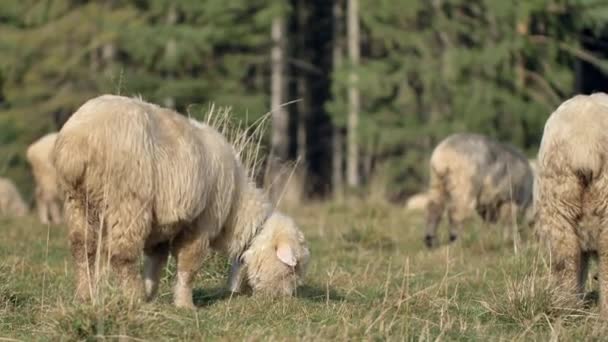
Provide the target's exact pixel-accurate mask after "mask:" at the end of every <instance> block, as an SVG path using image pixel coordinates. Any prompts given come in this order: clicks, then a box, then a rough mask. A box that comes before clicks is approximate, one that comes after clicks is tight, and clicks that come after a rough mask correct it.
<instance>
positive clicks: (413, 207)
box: [405, 192, 429, 211]
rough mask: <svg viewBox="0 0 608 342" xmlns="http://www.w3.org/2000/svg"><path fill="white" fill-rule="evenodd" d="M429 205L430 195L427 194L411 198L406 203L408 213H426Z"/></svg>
mask: <svg viewBox="0 0 608 342" xmlns="http://www.w3.org/2000/svg"><path fill="white" fill-rule="evenodd" d="M428 203H429V195H428V194H427V193H426V192H420V193H417V194H415V195H412V196H410V197H409V198H408V199H407V202H406V203H405V210H406V211H424V210H426V207H427V205H428Z"/></svg>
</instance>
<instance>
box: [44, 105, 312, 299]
mask: <svg viewBox="0 0 608 342" xmlns="http://www.w3.org/2000/svg"><path fill="white" fill-rule="evenodd" d="M54 165H55V167H56V168H57V173H58V176H59V182H60V184H61V186H62V188H63V189H64V193H65V196H66V200H65V217H66V221H67V223H68V225H69V228H70V234H69V237H70V246H71V251H72V255H73V257H74V260H75V263H76V279H77V295H78V296H79V297H80V298H83V299H86V298H87V297H88V295H89V293H90V291H89V288H93V287H94V286H95V281H94V279H92V278H93V275H92V274H89V273H88V272H87V270H92V269H93V267H91V266H92V265H93V262H94V260H95V249H96V245H97V241H96V239H97V236H98V234H100V233H101V230H102V229H103V234H104V235H107V236H108V237H109V239H108V241H107V242H106V249H107V250H109V252H107V253H108V254H109V260H110V264H111V266H112V269H113V272H114V273H115V274H116V275H117V276H118V278H117V279H122V280H123V289H125V290H126V291H127V294H129V295H133V296H135V297H136V298H137V299H139V298H141V297H142V293H143V292H145V295H146V297H147V299H148V300H150V299H152V297H153V296H154V295H155V292H156V290H157V287H158V283H159V277H160V272H161V270H162V268H163V265H165V263H166V261H167V257H168V253H169V252H171V253H172V255H173V256H174V257H175V258H176V260H177V281H176V284H175V288H174V303H175V305H176V306H178V307H189V308H192V307H194V305H193V302H192V282H193V279H194V276H195V274H196V272H197V270H198V269H199V268H200V266H201V264H202V262H203V259H204V256H205V254H206V253H207V251H208V249H209V248H213V249H216V250H219V251H221V252H224V253H225V254H227V255H228V257H229V258H230V260H231V261H232V263H233V269H232V271H231V275H230V286H231V289H232V290H235V291H238V290H240V289H242V288H243V287H245V286H249V287H251V288H252V289H253V290H254V292H262V293H268V294H283V295H291V294H293V293H294V291H295V288H296V285H297V284H298V282H299V281H300V280H301V277H302V276H303V275H304V271H305V268H306V265H307V262H308V259H309V251H308V248H307V246H306V242H305V240H304V236H303V234H302V233H301V231H300V230H299V229H298V228H297V226H296V224H295V223H294V222H293V220H291V219H290V218H288V217H287V216H284V215H282V214H281V213H279V212H277V211H276V210H275V209H274V208H273V207H272V205H271V203H270V202H269V200H268V198H267V197H266V194H265V193H264V192H263V191H262V190H260V189H258V188H256V186H255V184H254V183H253V182H252V181H251V180H250V179H249V178H248V176H247V172H246V171H247V170H246V169H245V168H244V167H243V166H242V164H241V163H240V161H239V160H238V158H237V156H236V154H235V150H234V148H233V147H232V146H231V145H230V144H229V143H228V142H227V141H226V139H225V138H224V137H223V136H222V135H221V134H220V133H219V132H217V131H216V130H215V129H213V128H211V127H209V126H208V125H205V124H202V123H198V122H196V121H194V120H191V119H187V118H186V117H184V116H182V115H180V114H178V113H176V112H174V111H172V110H169V109H166V108H162V107H159V106H157V105H154V104H151V103H147V102H144V101H142V100H138V99H133V98H127V97H122V96H114V95H103V96H99V97H97V98H93V99H91V100H89V101H87V102H86V103H85V104H83V105H82V106H81V107H80V108H79V109H78V110H77V111H76V113H75V114H74V115H73V116H72V117H71V118H70V119H69V120H68V121H67V123H66V124H65V125H64V126H63V128H62V129H61V131H60V132H59V136H58V138H57V142H56V144H55V152H54ZM142 250H143V251H144V254H145V257H146V258H145V264H144V274H145V282H142V281H141V277H140V275H139V273H138V267H137V259H138V256H139V254H140V252H141V251H142ZM104 253H106V252H105V251H104ZM87 263H88V264H87ZM90 279H92V281H89V280H90ZM142 290H144V291H142Z"/></svg>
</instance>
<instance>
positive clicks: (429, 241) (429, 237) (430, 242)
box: [424, 235, 435, 248]
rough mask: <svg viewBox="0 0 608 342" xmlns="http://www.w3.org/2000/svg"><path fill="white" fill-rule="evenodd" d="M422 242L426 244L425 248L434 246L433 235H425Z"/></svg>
mask: <svg viewBox="0 0 608 342" xmlns="http://www.w3.org/2000/svg"><path fill="white" fill-rule="evenodd" d="M424 244H425V245H426V247H427V248H433V247H435V237H434V236H433V235H425V236H424Z"/></svg>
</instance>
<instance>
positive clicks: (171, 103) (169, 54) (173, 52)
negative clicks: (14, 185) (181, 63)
mask: <svg viewBox="0 0 608 342" xmlns="http://www.w3.org/2000/svg"><path fill="white" fill-rule="evenodd" d="M176 22H177V10H176V9H175V5H172V6H171V7H170V8H169V11H168V12H167V26H172V25H175V23H176ZM176 56H177V42H176V41H175V39H174V38H173V37H171V38H169V39H168V40H167V45H165V58H167V60H169V61H171V62H170V63H172V62H175V61H174V60H175V58H176ZM173 78H174V75H173V74H172V72H169V73H168V75H167V80H169V81H171V80H172V79H173ZM163 102H164V103H163V105H164V106H165V107H168V108H175V99H174V98H173V96H171V95H169V96H166V97H165V99H164V101H163Z"/></svg>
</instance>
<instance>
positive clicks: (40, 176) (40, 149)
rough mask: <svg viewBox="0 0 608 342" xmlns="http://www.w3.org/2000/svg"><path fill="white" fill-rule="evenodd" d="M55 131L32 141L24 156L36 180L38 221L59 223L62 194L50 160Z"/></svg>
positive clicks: (55, 135) (55, 137) (60, 219)
mask: <svg viewBox="0 0 608 342" xmlns="http://www.w3.org/2000/svg"><path fill="white" fill-rule="evenodd" d="M56 139H57V133H56V132H55V133H49V134H47V135H45V136H43V137H42V138H40V139H38V140H36V141H35V142H34V143H32V144H31V145H30V146H29V147H28V149H27V151H26V158H27V161H28V163H29V164H30V167H31V168H32V173H33V175H34V180H35V181H36V190H35V194H36V206H37V209H38V216H39V218H40V222H42V223H43V224H48V223H53V224H59V223H61V221H62V218H61V202H62V200H63V199H62V196H61V193H60V192H59V186H58V184H57V174H56V171H55V167H53V164H52V162H51V152H52V151H53V146H55V140H56Z"/></svg>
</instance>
